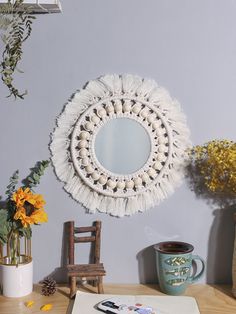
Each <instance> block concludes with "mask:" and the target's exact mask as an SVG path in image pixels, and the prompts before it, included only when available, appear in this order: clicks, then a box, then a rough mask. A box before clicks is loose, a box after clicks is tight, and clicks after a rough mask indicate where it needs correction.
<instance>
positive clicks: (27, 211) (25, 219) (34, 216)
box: [14, 205, 48, 228]
mask: <svg viewBox="0 0 236 314" xmlns="http://www.w3.org/2000/svg"><path fill="white" fill-rule="evenodd" d="M26 207H27V208H25V207H23V206H22V207H19V208H18V209H17V211H16V213H15V215H14V219H15V220H20V221H21V223H22V226H23V227H24V228H27V227H29V225H32V224H38V223H42V222H47V221H48V216H47V214H46V212H45V211H44V209H43V208H41V209H35V208H34V207H33V206H32V205H28V206H26Z"/></svg>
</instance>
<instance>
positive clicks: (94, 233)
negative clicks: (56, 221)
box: [67, 221, 106, 298]
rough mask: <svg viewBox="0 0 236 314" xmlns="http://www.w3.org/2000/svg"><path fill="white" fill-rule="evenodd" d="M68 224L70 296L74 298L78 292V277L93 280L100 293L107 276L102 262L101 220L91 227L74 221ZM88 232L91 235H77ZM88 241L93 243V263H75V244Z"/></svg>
mask: <svg viewBox="0 0 236 314" xmlns="http://www.w3.org/2000/svg"><path fill="white" fill-rule="evenodd" d="M67 224H68V229H67V230H68V240H69V247H68V249H69V254H68V257H69V259H68V261H69V264H68V265H67V269H68V277H69V280H70V298H73V297H74V295H75V293H76V279H77V278H78V277H79V278H81V279H82V280H84V279H90V280H93V281H94V284H95V286H96V287H97V288H98V293H104V292H103V276H105V274H106V272H105V270H104V267H103V264H102V263H100V243H101V221H95V222H94V224H93V226H89V227H75V226H74V221H69V222H68V223H67ZM88 232H89V233H91V235H90V236H77V234H81V233H88ZM86 242H90V243H91V253H92V254H91V263H90V264H75V244H76V243H86Z"/></svg>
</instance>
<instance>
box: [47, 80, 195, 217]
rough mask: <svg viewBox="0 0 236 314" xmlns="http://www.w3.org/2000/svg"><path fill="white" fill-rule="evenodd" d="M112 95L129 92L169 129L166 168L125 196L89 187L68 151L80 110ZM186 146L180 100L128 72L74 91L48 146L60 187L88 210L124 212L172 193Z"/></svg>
mask: <svg viewBox="0 0 236 314" xmlns="http://www.w3.org/2000/svg"><path fill="white" fill-rule="evenodd" d="M114 96H117V97H121V98H122V97H124V96H129V97H134V99H136V100H137V99H138V100H139V101H140V102H141V103H142V102H146V103H147V102H148V103H150V104H152V105H153V106H155V108H157V109H158V111H159V112H160V114H161V115H162V116H164V117H165V122H166V123H167V124H168V126H169V129H170V130H171V131H172V132H171V133H172V134H171V138H172V156H170V158H169V165H168V167H167V168H166V170H165V172H164V173H162V175H161V177H160V178H159V180H158V181H157V183H156V184H155V185H151V186H147V188H146V190H145V191H144V192H142V193H140V194H137V195H134V196H130V197H114V196H107V195H103V194H101V193H98V192H96V191H95V190H93V189H91V188H90V187H89V186H88V185H87V184H86V183H85V182H84V181H83V180H82V178H81V177H80V176H79V174H78V173H77V171H76V169H75V167H74V165H73V162H72V158H71V152H70V143H71V140H70V137H71V134H72V131H73V129H74V126H75V124H76V122H77V120H78V118H79V117H80V116H81V114H82V113H84V112H85V111H86V110H87V109H88V108H89V107H90V106H91V105H94V104H96V103H97V102H98V101H101V100H103V99H108V98H109V97H114ZM169 135H170V134H169ZM189 146H190V140H189V129H188V127H187V125H186V119H185V116H184V114H183V112H182V111H181V108H180V105H179V103H178V102H177V101H176V100H172V99H171V97H170V95H169V93H168V92H167V91H166V90H165V89H164V88H162V87H159V86H157V84H156V83H155V82H154V81H153V80H149V79H141V78H140V77H138V76H133V75H130V74H127V75H122V76H119V75H106V76H103V77H100V78H99V79H97V80H94V81H90V82H89V83H88V84H87V86H86V87H85V88H84V89H82V90H81V91H79V92H76V93H75V94H74V96H73V98H72V99H71V100H70V101H68V103H67V105H66V107H65V109H64V111H63V112H62V114H61V115H60V116H59V118H58V119H57V126H56V128H55V130H54V133H53V134H52V136H51V144H50V150H51V154H52V157H51V159H52V162H53V165H54V169H55V172H56V175H57V177H58V178H59V179H60V180H61V181H63V182H64V183H65V186H64V188H65V190H66V191H67V192H68V193H69V194H71V196H72V197H73V198H74V199H75V200H76V201H79V202H80V203H81V204H82V205H83V206H84V207H86V208H87V209H88V212H89V213H95V212H96V211H97V210H98V211H100V212H102V213H108V214H110V215H113V216H117V217H123V216H131V215H133V214H135V213H136V212H144V211H146V210H147V209H149V208H150V207H154V206H156V205H158V204H159V203H160V202H161V201H162V200H164V199H165V198H167V197H168V196H169V195H170V194H172V193H173V191H174V188H175V187H176V186H178V185H179V184H180V181H181V179H182V177H183V166H184V164H185V158H186V157H187V156H186V153H185V152H186V149H187V148H188V147H189Z"/></svg>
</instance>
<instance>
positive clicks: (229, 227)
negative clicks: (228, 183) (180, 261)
mask: <svg viewBox="0 0 236 314" xmlns="http://www.w3.org/2000/svg"><path fill="white" fill-rule="evenodd" d="M186 178H187V181H188V184H189V187H190V189H191V190H192V191H193V192H194V193H195V195H196V197H197V198H198V199H203V200H205V201H206V202H207V204H208V205H209V210H210V209H212V208H213V209H214V210H213V215H214V220H213V223H212V226H211V230H210V235H209V240H208V254H207V261H206V281H207V283H210V284H217V283H230V284H231V282H232V258H233V250H234V234H235V225H234V213H236V203H235V202H236V200H235V196H234V195H233V196H232V195H227V194H226V193H221V194H217V193H214V192H211V191H209V189H207V187H206V185H205V182H204V180H205V179H204V176H203V175H202V174H201V173H200V172H199V170H198V168H196V167H194V166H192V165H191V164H190V165H189V166H188V167H187V169H186Z"/></svg>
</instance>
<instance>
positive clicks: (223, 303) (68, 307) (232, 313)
mask: <svg viewBox="0 0 236 314" xmlns="http://www.w3.org/2000/svg"><path fill="white" fill-rule="evenodd" d="M80 290H82V291H86V292H91V293H94V291H96V288H95V290H94V288H91V287H85V288H83V289H80ZM104 290H105V291H104V292H105V293H106V294H127V295H129V294H130V295H138V294H141V295H142V294H144V295H164V294H162V293H161V292H160V291H159V290H158V286H156V285H133V284H132V285H131V284H130V285H128V284H125V285H121V284H105V285H104ZM184 295H186V296H192V297H195V298H196V300H197V303H198V306H199V310H200V312H201V314H236V299H235V298H234V297H233V296H232V292H231V287H230V286H226V285H200V284H196V285H192V286H190V287H189V288H188V289H187V291H186V293H185V294H184ZM30 300H33V301H34V302H35V303H34V305H33V307H32V308H27V307H26V306H25V302H27V301H30ZM47 303H51V304H52V305H53V308H52V310H50V311H49V312H48V313H51V314H71V311H72V307H73V300H70V299H69V288H68V287H66V286H60V287H58V290H57V292H56V293H55V294H54V295H53V296H50V297H46V296H42V295H41V286H40V285H35V287H34V292H33V293H32V294H30V295H28V296H26V297H23V298H6V297H3V296H0V314H39V313H41V314H42V313H44V312H42V311H40V307H41V306H42V305H44V304H47ZM189 314H191V313H189Z"/></svg>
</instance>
